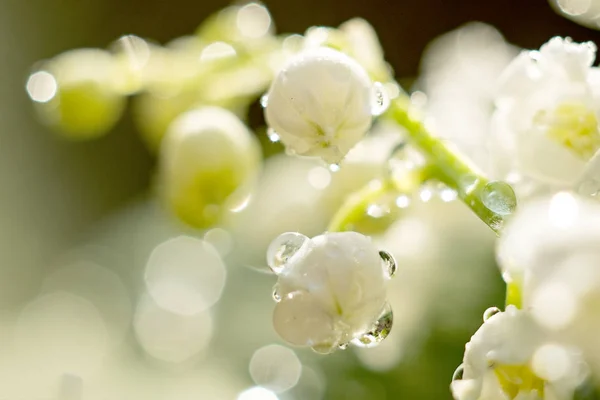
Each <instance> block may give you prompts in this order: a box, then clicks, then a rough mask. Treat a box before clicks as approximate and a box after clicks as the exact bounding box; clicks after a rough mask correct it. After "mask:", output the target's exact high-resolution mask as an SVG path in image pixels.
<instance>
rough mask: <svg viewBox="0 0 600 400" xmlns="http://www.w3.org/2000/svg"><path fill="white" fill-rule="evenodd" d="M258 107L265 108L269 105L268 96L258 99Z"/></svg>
mask: <svg viewBox="0 0 600 400" xmlns="http://www.w3.org/2000/svg"><path fill="white" fill-rule="evenodd" d="M260 105H261V106H262V108H267V106H268V105H269V95H268V94H265V95H263V96H262V97H261V98H260Z"/></svg>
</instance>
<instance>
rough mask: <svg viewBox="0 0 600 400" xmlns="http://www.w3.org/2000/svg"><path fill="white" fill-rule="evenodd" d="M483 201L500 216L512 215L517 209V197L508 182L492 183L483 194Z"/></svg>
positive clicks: (484, 189)
mask: <svg viewBox="0 0 600 400" xmlns="http://www.w3.org/2000/svg"><path fill="white" fill-rule="evenodd" d="M480 197H481V201H482V202H483V204H484V205H485V206H486V207H487V208H488V209H489V210H491V211H493V212H494V213H496V214H498V215H510V214H512V213H513V212H514V210H515V208H516V207H517V196H516V195H515V192H514V190H513V188H512V187H511V186H510V185H509V184H508V183H506V182H502V181H494V182H490V183H488V184H487V185H485V187H484V188H483V191H482V192H481V195H480Z"/></svg>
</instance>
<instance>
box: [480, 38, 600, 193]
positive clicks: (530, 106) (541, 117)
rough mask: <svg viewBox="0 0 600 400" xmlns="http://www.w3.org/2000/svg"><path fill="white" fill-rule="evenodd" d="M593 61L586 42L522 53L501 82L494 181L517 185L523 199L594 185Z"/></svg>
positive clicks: (597, 94) (599, 134) (599, 92)
mask: <svg viewBox="0 0 600 400" xmlns="http://www.w3.org/2000/svg"><path fill="white" fill-rule="evenodd" d="M595 55H596V46H595V45H594V44H593V43H591V42H587V43H573V42H572V41H571V40H570V39H563V38H559V37H555V38H553V39H551V40H550V41H549V42H548V43H546V44H544V45H543V46H542V47H541V48H540V50H539V51H525V52H522V53H521V54H520V55H519V56H518V57H516V59H515V60H514V61H513V62H512V63H511V64H510V65H508V67H507V68H506V70H505V71H504V73H503V75H502V76H501V79H500V82H499V87H498V94H497V97H496V106H497V109H496V112H495V113H494V116H493V121H492V138H493V140H494V141H495V143H494V145H493V146H492V147H491V148H492V156H493V158H494V167H495V169H496V172H497V173H498V174H499V175H500V176H499V178H502V179H506V180H508V181H510V182H511V183H516V185H515V186H516V190H517V193H518V194H519V195H520V196H521V197H523V196H530V195H533V194H537V193H540V192H542V193H544V192H551V191H556V190H561V189H575V188H576V187H577V185H578V184H579V182H580V181H581V179H582V178H583V177H584V175H585V176H587V177H590V175H591V176H592V177H600V171H599V168H597V167H593V166H592V164H591V163H590V160H591V158H592V156H593V155H594V154H596V152H597V151H598V150H599V149H600V130H599V129H598V114H599V112H600V107H599V106H600V102H599V100H600V79H598V78H599V77H600V75H599V72H600V71H599V70H598V69H597V68H593V67H591V65H592V63H593V60H594V58H595ZM590 168H592V169H593V170H592V171H590V170H589V169H590ZM594 170H596V171H594ZM598 189H600V185H598ZM590 194H591V193H590Z"/></svg>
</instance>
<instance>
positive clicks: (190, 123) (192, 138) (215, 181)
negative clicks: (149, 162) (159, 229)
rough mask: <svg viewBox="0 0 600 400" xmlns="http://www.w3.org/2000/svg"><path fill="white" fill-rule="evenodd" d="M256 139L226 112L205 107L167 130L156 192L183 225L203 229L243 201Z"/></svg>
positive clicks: (254, 165) (255, 164) (256, 154)
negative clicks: (159, 193) (158, 185)
mask: <svg viewBox="0 0 600 400" xmlns="http://www.w3.org/2000/svg"><path fill="white" fill-rule="evenodd" d="M260 160H261V157H260V147H259V145H258V140H257V139H256V137H255V136H254V135H253V134H252V133H251V132H250V131H249V130H248V128H247V127H246V126H245V125H244V124H243V123H242V121H240V119H239V118H238V117H236V116H235V115H234V114H233V113H231V112H230V111H227V110H225V109H222V108H218V107H204V108H199V109H194V110H192V111H188V112H186V113H184V114H182V115H181V116H179V117H178V118H177V119H176V120H175V121H173V123H172V124H171V126H170V128H169V131H168V132H167V135H166V138H165V140H164V141H163V143H162V147H161V154H160V184H161V187H160V190H161V194H162V196H163V199H164V200H165V202H166V203H167V205H168V206H169V208H170V209H171V210H172V211H173V212H174V213H175V214H176V215H177V216H178V217H179V218H180V219H181V220H183V221H184V222H186V223H188V224H190V225H192V226H194V227H196V228H204V227H208V226H211V225H213V224H215V223H216V222H218V221H219V219H220V218H221V217H222V216H223V213H224V211H225V210H227V209H231V208H235V207H237V206H238V205H239V204H240V203H243V201H244V199H245V198H246V197H247V196H248V192H249V189H250V185H251V184H252V183H253V181H254V178H255V176H256V174H257V172H258V169H259V166H260Z"/></svg>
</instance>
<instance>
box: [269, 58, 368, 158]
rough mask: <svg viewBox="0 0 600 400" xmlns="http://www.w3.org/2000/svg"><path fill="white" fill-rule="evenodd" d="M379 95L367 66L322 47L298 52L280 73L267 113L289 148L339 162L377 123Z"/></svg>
mask: <svg viewBox="0 0 600 400" xmlns="http://www.w3.org/2000/svg"><path fill="white" fill-rule="evenodd" d="M374 100H375V91H374V87H373V84H372V82H371V80H370V79H369V77H368V75H367V73H366V71H365V70H364V68H362V67H361V66H360V65H359V64H358V63H357V62H356V61H354V60H353V59H352V58H350V57H348V56H346V55H344V54H343V53H340V52H338V51H335V50H332V49H329V48H318V49H314V50H308V51H305V52H302V53H300V54H298V55H296V56H295V57H294V58H293V59H291V60H290V62H289V63H288V65H287V66H286V67H284V68H283V69H282V70H281V71H280V72H279V73H278V75H277V77H276V78H275V80H274V81H273V83H272V85H271V88H270V90H269V92H268V103H267V105H266V109H265V117H266V119H267V122H268V124H269V126H270V127H271V128H272V129H274V130H275V131H276V132H277V134H278V135H279V138H280V139H281V141H282V142H283V144H284V145H285V146H286V148H287V149H288V151H290V152H292V153H296V154H298V155H304V156H316V157H320V158H322V159H323V160H325V161H326V162H327V163H338V162H340V161H341V160H342V159H343V158H344V156H345V155H346V153H348V151H349V150H350V149H351V148H352V147H353V146H354V145H355V144H356V143H358V142H359V141H360V140H361V139H362V138H363V137H364V135H365V133H366V132H367V131H368V130H369V128H370V127H371V122H372V119H373V114H372V107H373V104H374Z"/></svg>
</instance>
